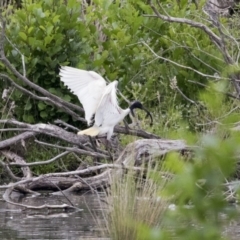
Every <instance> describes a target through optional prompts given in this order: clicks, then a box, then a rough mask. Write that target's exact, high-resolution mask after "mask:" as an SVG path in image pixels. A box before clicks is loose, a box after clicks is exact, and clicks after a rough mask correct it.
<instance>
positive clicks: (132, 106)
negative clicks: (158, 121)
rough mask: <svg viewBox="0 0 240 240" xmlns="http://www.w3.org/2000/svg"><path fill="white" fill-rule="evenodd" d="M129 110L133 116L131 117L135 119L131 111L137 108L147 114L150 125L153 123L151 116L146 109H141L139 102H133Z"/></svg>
mask: <svg viewBox="0 0 240 240" xmlns="http://www.w3.org/2000/svg"><path fill="white" fill-rule="evenodd" d="M129 108H130V112H131V114H132V115H133V117H135V114H134V111H133V109H135V108H139V109H142V110H144V111H145V112H146V113H147V115H146V117H148V116H149V117H150V118H151V123H150V124H151V125H152V123H153V118H152V115H151V113H150V112H149V111H148V110H147V109H146V108H144V107H143V105H142V103H140V102H139V101H133V102H132V103H131V105H130V107H129Z"/></svg>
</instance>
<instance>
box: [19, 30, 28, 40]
mask: <svg viewBox="0 0 240 240" xmlns="http://www.w3.org/2000/svg"><path fill="white" fill-rule="evenodd" d="M19 36H20V38H22V39H23V40H24V41H26V40H27V35H26V34H25V33H24V32H19Z"/></svg>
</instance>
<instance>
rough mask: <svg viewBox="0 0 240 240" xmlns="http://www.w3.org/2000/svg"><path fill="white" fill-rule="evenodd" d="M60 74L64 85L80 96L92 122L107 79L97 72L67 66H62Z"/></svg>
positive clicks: (87, 117)
mask: <svg viewBox="0 0 240 240" xmlns="http://www.w3.org/2000/svg"><path fill="white" fill-rule="evenodd" d="M59 75H60V79H61V81H62V82H63V83H64V85H65V86H67V87H68V88H69V89H70V90H71V91H72V92H73V93H74V94H75V95H77V96H78V99H79V101H80V102H81V104H82V105H83V108H84V111H85V119H86V120H87V122H88V124H90V122H91V118H92V116H93V114H95V112H96V109H97V106H98V105H99V101H100V100H101V98H102V95H103V92H104V91H105V88H106V81H105V80H104V79H103V78H102V77H101V76H100V75H99V74H97V73H96V72H93V71H86V70H81V69H77V68H72V67H67V66H64V67H61V69H60V73H59Z"/></svg>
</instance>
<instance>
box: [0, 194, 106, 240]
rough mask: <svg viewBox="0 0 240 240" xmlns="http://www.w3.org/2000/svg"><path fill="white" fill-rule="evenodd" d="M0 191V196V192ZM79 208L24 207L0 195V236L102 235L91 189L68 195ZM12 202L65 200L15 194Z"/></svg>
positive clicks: (5, 237) (27, 202) (46, 237)
mask: <svg viewBox="0 0 240 240" xmlns="http://www.w3.org/2000/svg"><path fill="white" fill-rule="evenodd" d="M2 194H3V193H2V192H0V196H2ZM68 198H69V199H70V201H71V202H72V203H73V204H74V206H76V207H78V208H79V209H81V210H80V211H75V210H73V211H64V210H62V209H61V210H54V211H53V210H49V211H48V210H47V209H46V210H45V209H44V210H25V211H22V210H21V208H20V207H19V206H14V205H12V204H8V203H6V202H4V201H3V200H2V197H0V239H1V240H4V239H61V240H62V239H73V240H77V239H89V240H90V239H103V238H101V230H100V229H99V228H98V225H97V224H96V220H95V219H96V218H98V221H101V214H100V210H101V209H100V208H101V207H100V205H99V198H98V197H96V195H94V194H92V193H88V194H82V195H75V194H72V195H68ZM14 201H15V202H18V203H21V204H28V205H32V206H39V205H42V204H44V203H45V204H53V205H56V204H63V203H67V204H68V201H67V200H66V198H65V197H63V196H51V195H48V194H47V195H42V196H37V197H29V198H26V197H15V198H14Z"/></svg>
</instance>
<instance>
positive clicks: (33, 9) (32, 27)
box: [5, 0, 84, 123]
mask: <svg viewBox="0 0 240 240" xmlns="http://www.w3.org/2000/svg"><path fill="white" fill-rule="evenodd" d="M64 2H65V1H62V0H60V1H56V0H42V1H34V2H32V1H30V0H25V1H23V3H22V8H20V9H15V11H14V14H12V15H9V16H8V22H9V24H8V26H7V36H8V38H9V40H10V41H11V42H12V44H14V46H16V48H17V49H19V51H20V52H21V53H22V54H23V55H24V57H25V64H26V76H27V77H28V78H29V79H31V81H33V82H34V83H36V84H38V85H39V86H41V87H43V88H44V89H46V90H48V91H49V92H51V93H53V94H56V95H58V96H60V97H62V98H63V99H64V100H66V101H71V100H72V98H73V96H72V95H70V94H69V92H68V91H67V90H65V91H64V90H63V89H62V88H61V85H60V83H59V78H58V68H59V66H60V65H66V64H71V65H76V64H77V63H78V62H79V54H80V52H81V51H83V49H84V43H83V41H82V36H81V35H80V34H79V33H81V29H82V28H84V26H83V24H82V23H81V22H80V21H79V19H78V18H79V13H80V10H81V9H80V5H79V4H78V3H76V1H68V3H67V4H64ZM5 50H6V55H7V57H8V58H9V60H10V62H11V63H12V64H14V66H15V67H16V69H17V70H18V71H20V72H22V73H23V70H22V62H21V56H20V54H19V53H18V51H17V50H16V49H15V48H13V46H12V45H11V44H9V43H8V44H7V45H6V48H5ZM16 81H17V80H16ZM17 82H18V81H17ZM18 83H19V82H18ZM19 84H21V83H19ZM21 85H22V84H21ZM66 93H67V94H66ZM35 94H37V93H35ZM12 99H13V100H14V101H15V102H16V109H15V114H16V115H17V116H18V118H20V119H19V120H23V121H26V122H31V123H33V122H37V121H48V120H52V119H55V118H58V117H60V116H61V118H63V119H68V116H67V115H66V114H65V115H64V114H63V113H62V112H60V111H57V110H56V109H54V108H53V107H52V106H50V105H48V104H46V103H44V102H36V101H34V100H32V99H29V98H28V97H26V96H22V94H21V93H20V92H19V91H17V90H16V91H15V92H14V94H13V96H12Z"/></svg>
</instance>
